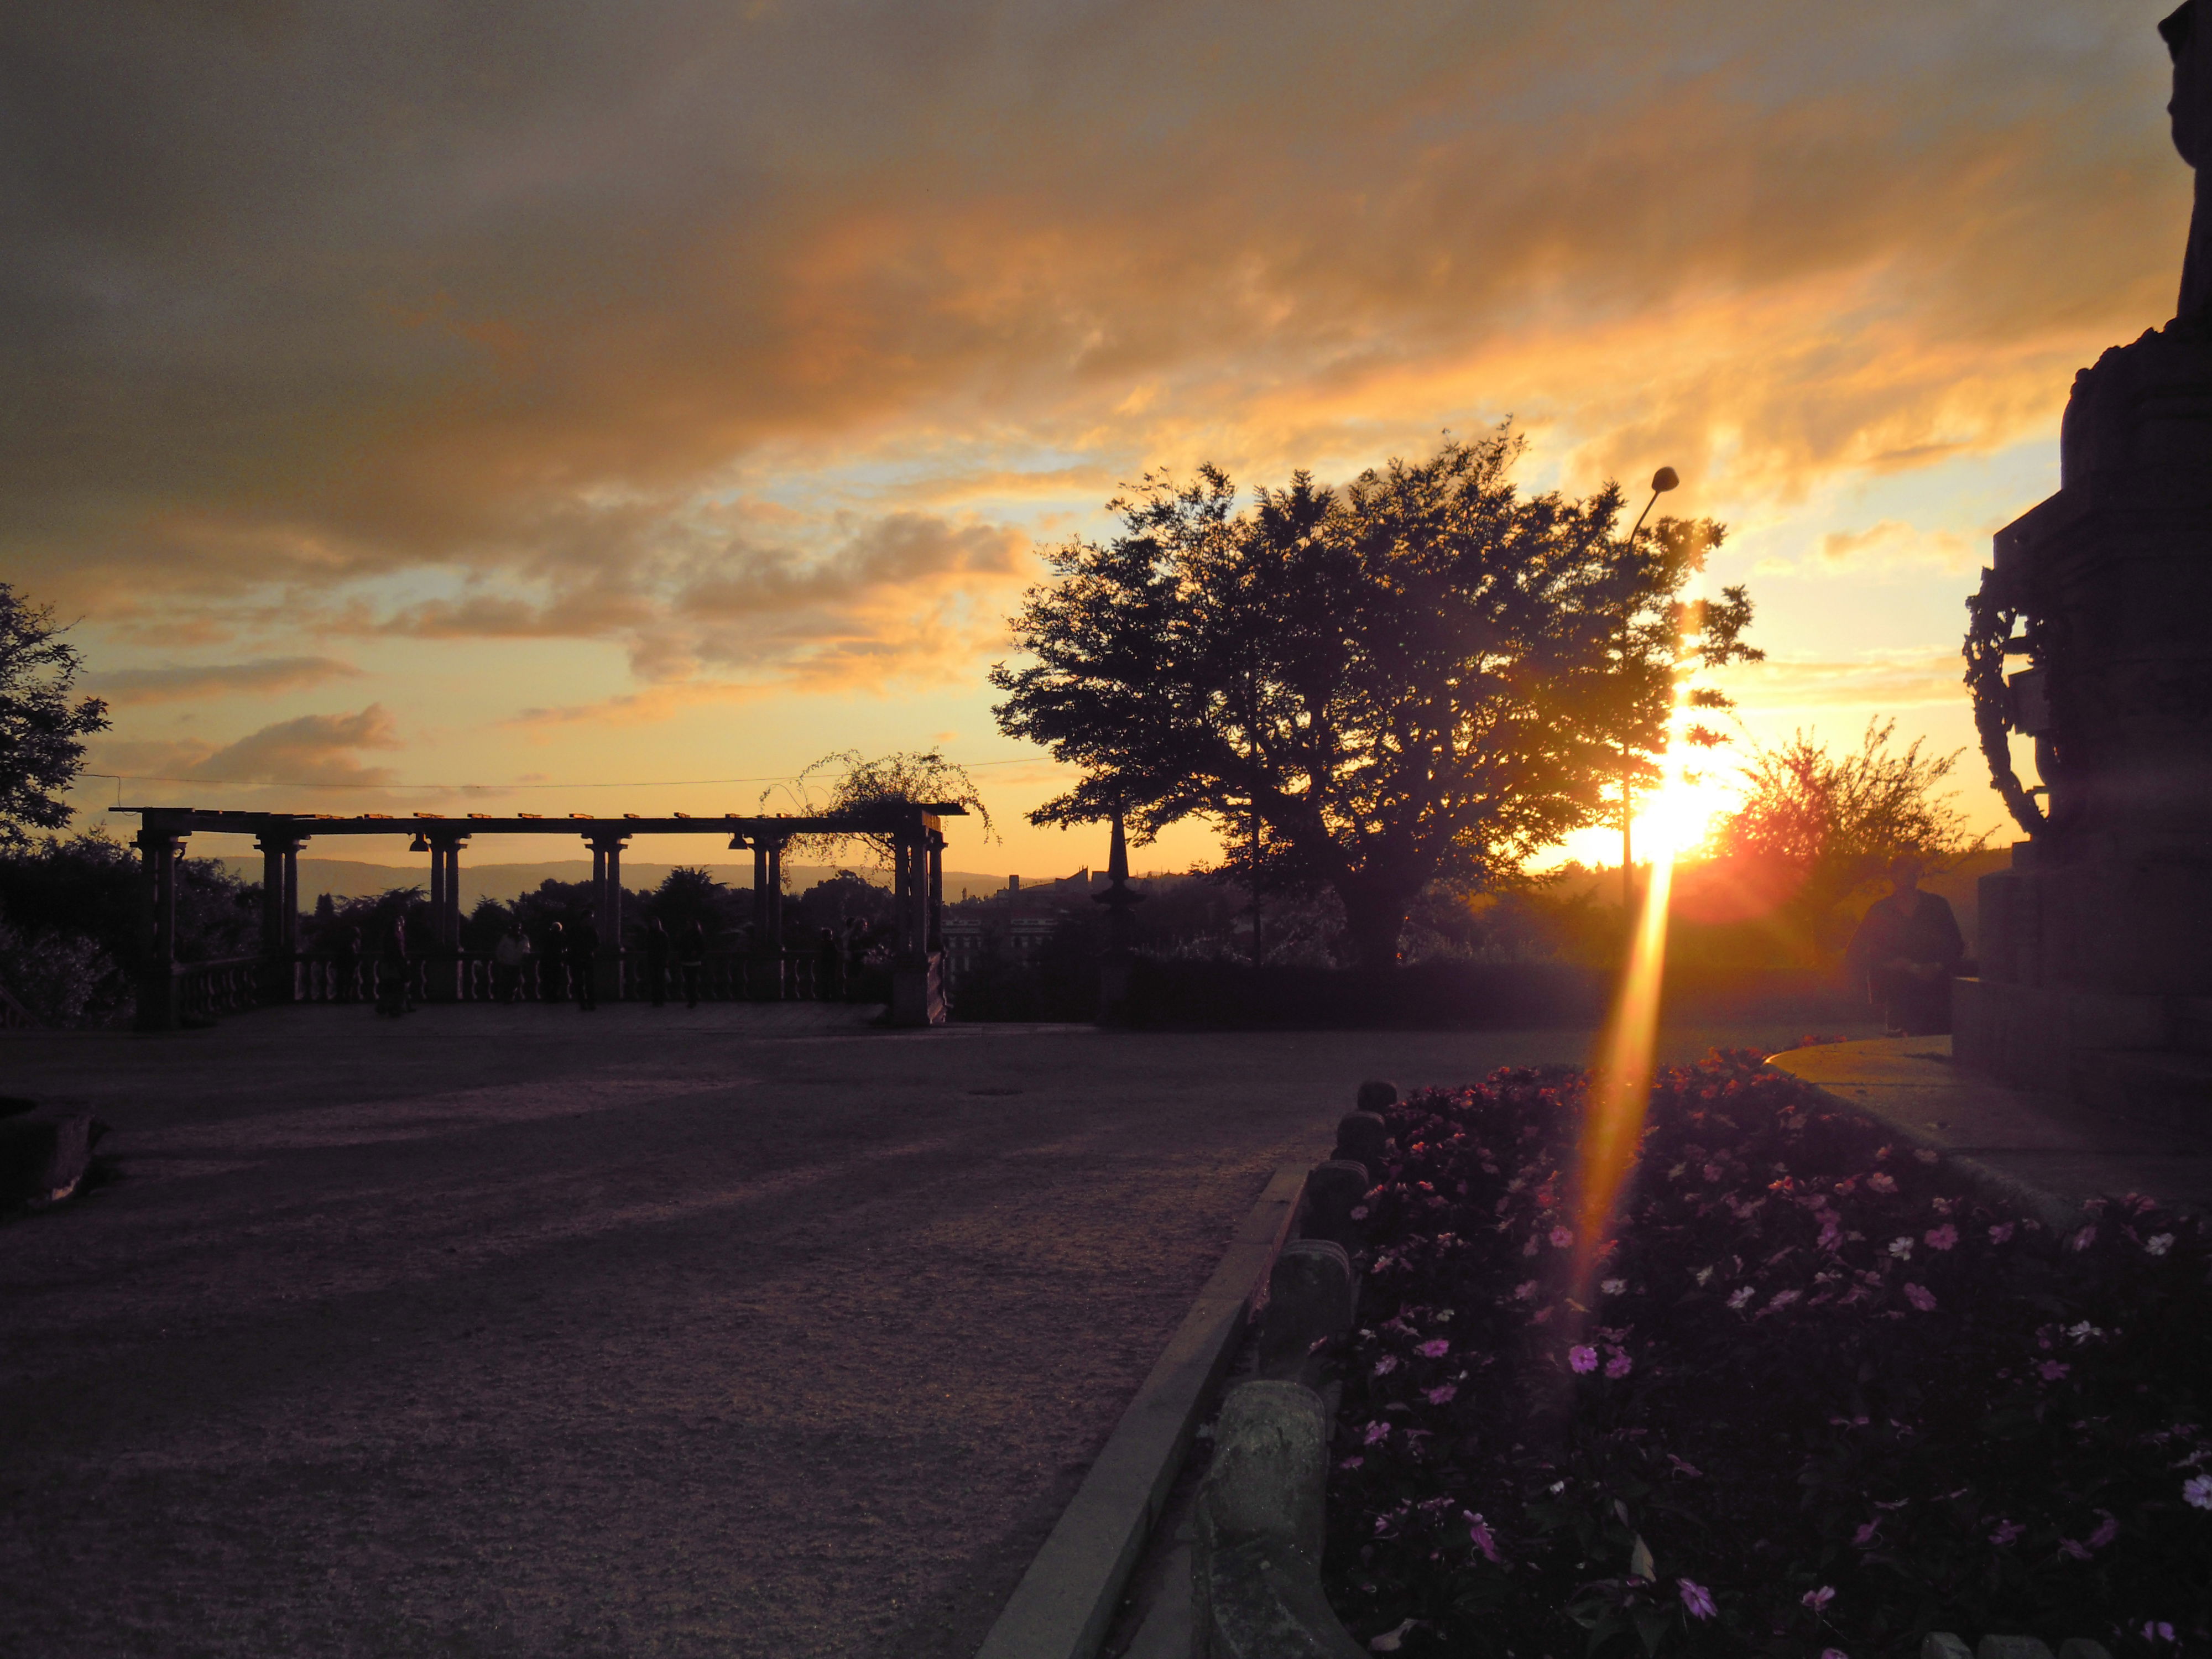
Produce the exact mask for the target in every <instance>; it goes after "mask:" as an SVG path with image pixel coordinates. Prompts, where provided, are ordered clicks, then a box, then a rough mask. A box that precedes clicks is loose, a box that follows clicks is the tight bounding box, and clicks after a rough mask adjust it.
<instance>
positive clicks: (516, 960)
mask: <svg viewBox="0 0 2212 1659" xmlns="http://www.w3.org/2000/svg"><path fill="white" fill-rule="evenodd" d="M529 959H530V941H529V940H528V939H525V938H523V936H522V924H521V923H520V922H519V921H517V922H510V923H509V924H508V925H507V931H506V932H505V933H501V935H500V936H499V943H498V944H496V945H493V946H492V947H491V965H492V973H493V975H494V977H495V979H496V981H497V986H496V987H495V988H496V990H497V992H498V995H499V1000H501V1002H513V1001H514V1000H516V999H517V998H519V997H520V996H521V994H522V965H523V963H526V962H527V961H528V960H529Z"/></svg>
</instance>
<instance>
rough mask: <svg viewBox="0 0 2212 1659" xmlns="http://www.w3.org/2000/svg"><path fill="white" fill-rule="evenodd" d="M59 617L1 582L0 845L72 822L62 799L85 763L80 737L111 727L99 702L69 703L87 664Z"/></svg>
mask: <svg viewBox="0 0 2212 1659" xmlns="http://www.w3.org/2000/svg"><path fill="white" fill-rule="evenodd" d="M61 635H62V630H61V629H58V628H56V627H55V626H54V618H53V612H52V610H51V609H50V608H48V607H46V606H43V605H30V604H28V603H27V602H26V601H24V600H23V599H21V598H20V597H18V595H17V594H16V592H15V589H14V588H13V587H11V586H9V585H8V584H7V583H6V582H0V847H21V846H22V845H24V844H25V842H27V841H28V840H29V839H30V832H31V831H32V830H33V829H60V828H61V827H62V826H63V825H64V824H65V823H68V822H69V821H70V805H69V803H68V802H66V801H64V800H63V799H61V798H60V792H61V791H63V790H64V789H67V788H68V787H69V786H70V783H71V782H72V781H74V780H75V779H76V775H77V771H78V769H79V768H81V767H82V766H83V764H84V744H82V743H81V742H79V741H78V739H79V738H83V737H85V736H88V734H90V733H92V732H104V731H106V729H107V705H106V704H105V703H103V702H100V700H99V699H98V698H97V697H87V698H85V699H84V700H83V701H82V702H70V687H71V686H73V685H74V684H76V677H77V675H78V673H79V672H80V671H81V670H82V666H83V664H82V659H80V658H79V657H78V655H77V653H76V648H75V647H72V646H70V645H69V644H67V643H66V642H64V640H63V639H62V637H61Z"/></svg>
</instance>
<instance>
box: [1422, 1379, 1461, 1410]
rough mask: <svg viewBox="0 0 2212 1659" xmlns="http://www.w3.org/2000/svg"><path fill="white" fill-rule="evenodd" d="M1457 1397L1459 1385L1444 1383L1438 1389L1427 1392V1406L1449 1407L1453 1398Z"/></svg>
mask: <svg viewBox="0 0 2212 1659" xmlns="http://www.w3.org/2000/svg"><path fill="white" fill-rule="evenodd" d="M1458 1395H1459V1384H1457V1383H1444V1384H1443V1385H1442V1386H1441V1387H1439V1388H1434V1389H1430V1390H1429V1404H1431V1406H1449V1405H1450V1404H1451V1402H1452V1401H1454V1400H1455V1398H1457V1397H1458Z"/></svg>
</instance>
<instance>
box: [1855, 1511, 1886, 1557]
mask: <svg viewBox="0 0 2212 1659" xmlns="http://www.w3.org/2000/svg"><path fill="white" fill-rule="evenodd" d="M1880 1531H1881V1517H1880V1516H1876V1517H1875V1519H1874V1520H1872V1521H1869V1522H1867V1523H1866V1524H1865V1525H1864V1526H1863V1527H1861V1528H1859V1529H1858V1530H1857V1532H1855V1533H1853V1534H1851V1542H1852V1544H1853V1545H1854V1546H1856V1547H1858V1548H1860V1549H1864V1548H1865V1547H1867V1546H1868V1545H1869V1544H1871V1543H1873V1542H1874V1537H1875V1534H1876V1533H1878V1532H1880Z"/></svg>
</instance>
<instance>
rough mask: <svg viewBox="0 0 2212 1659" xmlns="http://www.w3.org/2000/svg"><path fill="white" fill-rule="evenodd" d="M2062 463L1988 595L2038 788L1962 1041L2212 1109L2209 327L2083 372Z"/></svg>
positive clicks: (1971, 1052) (2073, 1080)
mask: <svg viewBox="0 0 2212 1659" xmlns="http://www.w3.org/2000/svg"><path fill="white" fill-rule="evenodd" d="M2061 453H2062V465H2061V473H2060V477H2061V487H2060V489H2059V491H2058V493H2057V495H2053V496H2052V497H2051V498H2050V499H2049V500H2048V501H2044V502H2042V503H2040V504H2039V506H2037V507H2034V508H2033V509H2032V510H2030V511H2029V512H2028V513H2025V514H2023V515H2022V516H2021V518H2020V519H2018V520H2015V521H2014V522H2013V523H2012V524H2010V525H2008V526H2006V527H2005V528H2004V529H2002V530H2001V531H1999V532H1997V535H1996V562H1995V568H1994V570H1993V571H1992V573H1991V574H1990V577H1989V578H1988V579H1987V580H1986V581H1985V584H1984V592H1990V591H1992V590H1994V591H1995V592H1996V593H1997V594H1999V595H2000V596H2002V599H2003V600H2004V603H2005V604H2006V605H2007V606H2008V607H2009V608H2011V609H2013V610H2015V611H2018V612H2019V613H2020V614H2021V615H2024V616H2026V617H2027V618H2028V626H2027V634H2026V635H2025V636H2024V638H2023V639H2022V640H2021V641H2016V642H2015V646H2014V651H2015V654H2023V653H2024V654H2027V655H2028V656H2029V657H2030V658H2031V659H2032V665H2031V666H2030V667H2028V668H2027V670H2026V671H2024V672H2021V673H2018V674H2015V675H2013V676H2011V679H2010V685H2009V689H2008V696H2009V715H2010V723H2011V726H2012V727H2013V729H2014V730H2015V731H2017V732H2025V733H2027V734H2029V735H2031V736H2033V738H2034V739H2035V742H2036V750H2037V763H2038V769H2039V771H2040V773H2041V774H2042V777H2043V783H2044V786H2045V790H2046V792H2047V793H2045V805H2044V815H2045V816H2044V822H2043V823H2040V824H2039V825H2038V826H2036V827H2035V829H2033V839H2032V840H2031V841H2029V842H2023V843H2020V844H2017V845H2016V846H2015V848H2014V855H2013V867H2012V868H2011V869H2010V870H2008V871H2002V872H1997V873H1996V874H1994V875H1990V876H1986V877H1984V878H1983V879H1982V883H1981V892H1980V908H1981V917H1982V924H1981V927H1982V939H1981V953H1980V955H1981V960H1980V966H1981V973H1980V976H1979V978H1978V979H1973V980H1965V981H1960V983H1959V985H1958V987H1957V995H1956V998H1955V1000H1954V1029H1955V1040H1954V1053H1955V1054H1956V1055H1957V1057H1958V1059H1959V1060H1960V1062H1961V1063H1962V1064H1965V1065H1966V1066H1972V1067H1973V1068H1975V1069H1977V1070H1978V1071H1981V1072H1984V1073H1987V1074H1989V1075H1990V1076H1992V1077H1995V1078H1996V1079H2000V1080H2002V1081H2003V1082H2006V1083H2009V1084H2013V1085H2016V1086H2021V1087H2029V1088H2045V1089H2063V1090H2065V1091H2069V1092H2071V1093H2074V1094H2076V1095H2078V1096H2081V1097H2084V1098H2089V1099H2106V1098H2110V1099H2111V1100H2112V1101H2113V1102H2114V1103H2116V1104H2119V1103H2128V1102H2133V1103H2136V1104H2141V1105H2148V1104H2150V1103H2152V1102H2153V1098H2154V1097H2155V1099H2156V1100H2157V1101H2160V1102H2164V1103H2166V1104H2168V1105H2173V1104H2178V1103H2179V1104H2188V1103H2193V1104H2194V1106H2195V1107H2196V1108H2197V1109H2212V328H2208V327H2207V326H2206V325H2205V324H2204V323H2203V322H2202V321H2191V322H2176V323H2172V324H2170V325H2167V327H2166V328H2165V329H2163V330H2160V331H2156V332H2153V333H2147V334H2145V335H2144V336H2143V337H2142V338H2141V339H2139V340H2137V341H2136V342H2135V343H2133V344H2131V345H2128V346H2123V347H2115V348H2114V349H2112V350H2110V351H2107V352H2106V354H2105V355H2104V356H2103V357H2101V358H2100V359H2099V360H2098V362H2097V364H2096V366H2095V367H2094V368H2089V369H2085V370H2083V371H2082V372H2081V374H2080V375H2079V376H2077V377H2076V379H2075V386H2074V394H2073V398H2072V399H2071V401H2070V402H2069V404H2068V407H2067V412H2066V422H2065V426H2064V429H2063V438H2062V441H2061Z"/></svg>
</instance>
